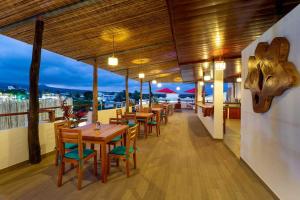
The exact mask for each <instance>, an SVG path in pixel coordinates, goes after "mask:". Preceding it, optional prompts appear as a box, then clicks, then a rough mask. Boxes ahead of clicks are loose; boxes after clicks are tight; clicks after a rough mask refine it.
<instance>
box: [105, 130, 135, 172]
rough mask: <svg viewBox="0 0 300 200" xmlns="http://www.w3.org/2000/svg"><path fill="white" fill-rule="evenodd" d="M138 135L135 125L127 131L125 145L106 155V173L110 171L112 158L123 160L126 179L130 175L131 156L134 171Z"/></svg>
mask: <svg viewBox="0 0 300 200" xmlns="http://www.w3.org/2000/svg"><path fill="white" fill-rule="evenodd" d="M137 134H138V126H137V125H135V126H133V127H131V128H129V129H128V131H127V133H126V144H125V146H118V147H115V148H114V149H113V150H111V151H109V153H108V162H107V163H108V167H107V169H108V173H109V171H110V161H111V159H112V158H115V159H117V160H120V159H121V160H123V161H124V162H125V163H126V174H127V177H129V175H130V169H129V160H130V157H131V155H132V156H133V163H134V169H136V136H137Z"/></svg>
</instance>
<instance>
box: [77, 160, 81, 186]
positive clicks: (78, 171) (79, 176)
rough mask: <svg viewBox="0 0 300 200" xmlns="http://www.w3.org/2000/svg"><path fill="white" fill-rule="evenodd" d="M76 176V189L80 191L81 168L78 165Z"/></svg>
mask: <svg viewBox="0 0 300 200" xmlns="http://www.w3.org/2000/svg"><path fill="white" fill-rule="evenodd" d="M77 174H78V183H77V189H78V190H81V184H82V167H81V166H80V164H79V165H78V167H77Z"/></svg>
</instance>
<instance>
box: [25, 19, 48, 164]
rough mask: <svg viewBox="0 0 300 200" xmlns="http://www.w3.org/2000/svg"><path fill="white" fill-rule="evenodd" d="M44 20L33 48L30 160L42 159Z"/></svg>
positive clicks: (30, 96)
mask: <svg viewBox="0 0 300 200" xmlns="http://www.w3.org/2000/svg"><path fill="white" fill-rule="evenodd" d="M43 32H44V21H43V20H42V19H41V18H38V19H37V20H36V22H35V35H34V42H33V49H32V61H31V66H30V80H29V81H30V83H29V93H30V94H29V113H28V149H29V162H30V163H32V164H36V163H39V162H40V161H41V159H42V158H41V147H40V141H39V85H38V84H39V75H40V64H41V51H42V42H43Z"/></svg>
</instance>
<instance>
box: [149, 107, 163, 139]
mask: <svg viewBox="0 0 300 200" xmlns="http://www.w3.org/2000/svg"><path fill="white" fill-rule="evenodd" d="M153 126H155V127H156V135H157V136H159V135H160V113H159V112H157V113H156V114H155V117H154V118H152V120H151V121H150V122H148V127H149V132H150V133H152V127H153Z"/></svg>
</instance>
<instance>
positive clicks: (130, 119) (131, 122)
mask: <svg viewBox="0 0 300 200" xmlns="http://www.w3.org/2000/svg"><path fill="white" fill-rule="evenodd" d="M123 119H124V120H125V122H126V124H127V125H128V126H129V127H133V126H135V125H136V124H137V119H136V113H128V112H126V113H125V114H124V116H123Z"/></svg>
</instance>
